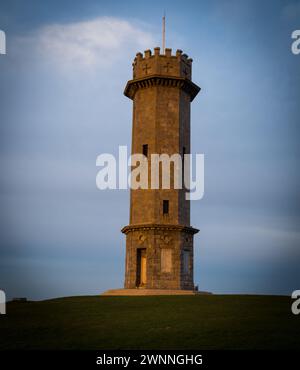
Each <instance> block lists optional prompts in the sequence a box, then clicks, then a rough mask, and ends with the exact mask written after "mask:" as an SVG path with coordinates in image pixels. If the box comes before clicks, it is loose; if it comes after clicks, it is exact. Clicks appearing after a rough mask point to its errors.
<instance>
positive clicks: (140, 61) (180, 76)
mask: <svg viewBox="0 0 300 370" xmlns="http://www.w3.org/2000/svg"><path fill="white" fill-rule="evenodd" d="M192 62H193V60H192V59H191V58H189V57H188V56H187V55H186V54H183V52H182V50H177V51H176V54H175V55H172V49H169V48H166V49H165V53H164V54H161V53H160V48H159V47H156V48H154V53H152V51H151V50H150V49H149V50H146V51H145V52H144V54H142V53H137V54H136V57H135V58H134V62H133V63H132V67H133V79H132V80H130V81H128V83H127V85H126V87H125V91H124V94H125V95H126V96H127V97H128V98H130V99H134V96H135V93H136V92H137V90H138V89H141V88H149V87H152V86H158V85H160V86H166V87H168V86H169V87H178V88H180V89H181V90H183V91H185V92H186V93H187V94H189V96H190V100H191V101H192V100H193V99H194V98H195V96H196V95H197V94H198V92H199V91H200V88H199V87H198V86H197V85H196V84H194V83H193V82H192V81H191V78H192Z"/></svg>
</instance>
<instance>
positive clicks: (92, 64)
mask: <svg viewBox="0 0 300 370" xmlns="http://www.w3.org/2000/svg"><path fill="white" fill-rule="evenodd" d="M149 45H153V46H154V42H153V38H152V35H151V34H150V33H149V32H146V31H144V30H142V29H141V28H140V27H138V26H136V25H134V24H132V23H130V22H128V21H126V20H122V19H119V18H111V17H100V18H95V19H93V20H89V21H82V22H76V23H69V24H52V25H47V26H44V27H42V28H40V29H38V30H36V31H35V32H34V33H32V34H30V35H26V36H22V37H18V38H17V39H16V43H15V46H16V50H19V51H21V50H23V51H24V48H26V50H27V51H28V50H30V51H31V52H33V54H35V55H38V56H39V57H42V58H44V59H45V60H46V61H47V62H50V63H51V64H54V65H56V66H59V67H63V68H69V67H73V68H74V67H77V68H84V69H86V68H87V69H93V68H97V67H100V68H101V67H109V66H111V65H112V64H114V63H116V62H117V61H118V60H119V59H121V58H122V57H124V54H125V55H128V54H129V53H130V55H131V56H132V54H133V53H136V52H137V51H139V50H144V49H148V48H149ZM27 55H28V52H27ZM133 55H134V54H133Z"/></svg>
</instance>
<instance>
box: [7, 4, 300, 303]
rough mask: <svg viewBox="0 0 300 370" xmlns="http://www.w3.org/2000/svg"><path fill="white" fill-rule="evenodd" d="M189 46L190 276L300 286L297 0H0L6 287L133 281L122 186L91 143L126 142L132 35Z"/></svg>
mask: <svg viewBox="0 0 300 370" xmlns="http://www.w3.org/2000/svg"><path fill="white" fill-rule="evenodd" d="M164 10H165V11H166V17H167V29H166V45H167V47H170V48H173V50H174V51H175V50H176V49H182V50H183V51H184V52H185V53H187V54H188V55H189V56H190V57H192V58H193V61H194V62H193V81H194V82H195V83H196V84H198V85H199V86H201V88H202V90H201V92H200V94H199V95H198V96H197V97H196V99H195V100H194V101H193V103H192V113H191V122H192V153H204V156H205V194H204V197H203V199H201V200H198V201H193V202H192V204H191V208H192V212H191V220H192V221H191V223H192V225H193V226H194V227H197V228H199V229H200V233H199V234H197V235H195V239H194V253H195V260H194V265H195V266H194V269H195V273H194V281H195V284H196V285H198V286H199V289H200V290H204V291H211V292H214V293H245V294H248V293H258V294H286V295H290V294H291V292H292V291H293V290H296V289H300V232H299V220H300V197H299V187H300V175H299V160H300V149H299V133H300V129H299V123H300V122H299V121H300V104H299V100H300V55H294V54H292V52H291V44H292V41H293V40H292V39H291V34H292V32H293V31H294V30H296V29H300V1H293V0H290V1H279V0H274V1H256V0H254V1H250V0H249V1H238V0H228V1H192V0H191V1H189V2H188V3H184V2H182V1H177V0H172V1H164V0H161V1H151V2H150V3H149V2H147V1H135V0H129V1H119V0H115V1H102V0H86V1H76V0H75V1H74V0H73V1H67V0H60V1H56V0H52V1H43V2H41V1H33V0H27V1H20V0H9V1H8V0H1V2H0V29H1V30H3V31H5V33H6V38H7V54H6V55H0V166H1V177H0V235H1V237H0V289H3V290H4V291H5V292H6V295H7V297H8V298H12V297H27V298H29V299H46V298H51V297H58V296H71V295H90V294H100V293H101V292H103V291H105V290H106V289H110V288H120V287H122V286H123V283H124V264H125V263H124V261H125V236H124V235H123V234H122V233H121V232H120V229H121V228H122V227H123V226H125V225H127V224H128V221H129V191H126V190H105V191H103V190H102V191H100V190H99V189H97V187H96V181H95V179H96V174H97V172H98V168H97V167H96V158H97V156H98V155H99V154H101V153H112V154H117V153H118V147H119V145H127V146H129V147H130V145H131V124H132V102H131V101H130V100H129V99H127V98H126V97H125V96H124V95H123V90H124V87H125V85H126V82H127V81H128V80H129V79H131V78H132V67H131V64H132V61H133V59H134V56H135V54H136V53H137V52H138V51H141V52H143V51H144V50H146V49H149V48H150V49H153V48H154V47H156V46H160V44H161V18H162V14H163V12H164Z"/></svg>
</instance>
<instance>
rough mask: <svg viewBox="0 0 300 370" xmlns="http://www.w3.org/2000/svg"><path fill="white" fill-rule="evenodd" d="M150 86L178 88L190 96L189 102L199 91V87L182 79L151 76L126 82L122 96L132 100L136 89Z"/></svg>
mask: <svg viewBox="0 0 300 370" xmlns="http://www.w3.org/2000/svg"><path fill="white" fill-rule="evenodd" d="M152 86H169V87H178V88H180V89H182V90H183V91H185V92H186V93H187V94H189V95H190V98H191V101H192V100H193V99H194V98H195V97H196V95H197V94H198V92H199V91H200V90H201V89H200V87H199V86H197V85H196V84H194V83H193V82H192V81H191V80H189V79H187V78H184V77H173V76H163V75H151V76H147V77H143V78H137V79H134V80H130V81H128V82H127V85H126V87H125V90H124V95H125V96H127V97H128V98H129V99H132V100H133V99H134V95H135V93H136V91H137V90H138V89H143V88H149V87H152Z"/></svg>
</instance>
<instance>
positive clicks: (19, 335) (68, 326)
mask: <svg viewBox="0 0 300 370" xmlns="http://www.w3.org/2000/svg"><path fill="white" fill-rule="evenodd" d="M290 307H291V299H290V298H289V297H277V296H242V295H224V296H222V295H212V296H205V295H203V296H201V295H200V296H157V297H153V296H149V297H101V296H88V297H69V298H59V299H53V300H48V301H40V302H27V303H26V302H24V303H22V302H19V303H18V302H11V303H8V305H7V315H5V316H4V315H1V316H0V333H1V336H0V349H15V348H16V349H277V348H282V349H292V348H293V349H299V348H300V340H299V338H300V316H295V315H293V314H292V313H291V308H290Z"/></svg>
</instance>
